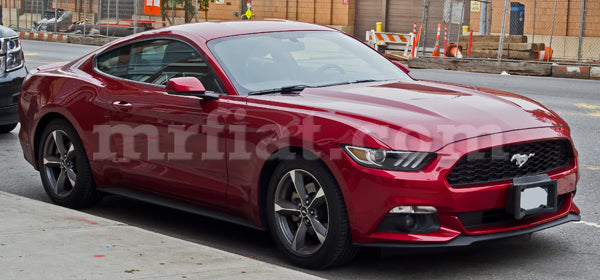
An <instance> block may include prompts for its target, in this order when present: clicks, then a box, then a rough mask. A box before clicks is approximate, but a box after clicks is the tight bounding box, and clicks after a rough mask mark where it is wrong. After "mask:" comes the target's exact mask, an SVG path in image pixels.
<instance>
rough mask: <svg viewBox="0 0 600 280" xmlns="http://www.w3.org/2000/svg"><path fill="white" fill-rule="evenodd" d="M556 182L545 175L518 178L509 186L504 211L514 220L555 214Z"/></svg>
mask: <svg viewBox="0 0 600 280" xmlns="http://www.w3.org/2000/svg"><path fill="white" fill-rule="evenodd" d="M556 189H557V185H556V180H550V177H549V176H548V175H546V174H542V175H535V176H527V177H519V178H515V179H514V180H513V184H512V185H510V188H509V195H508V201H507V204H506V210H507V211H508V212H509V213H511V214H513V216H514V217H515V219H522V218H523V217H525V216H531V215H539V214H543V213H556V210H557V200H558V197H557V194H556Z"/></svg>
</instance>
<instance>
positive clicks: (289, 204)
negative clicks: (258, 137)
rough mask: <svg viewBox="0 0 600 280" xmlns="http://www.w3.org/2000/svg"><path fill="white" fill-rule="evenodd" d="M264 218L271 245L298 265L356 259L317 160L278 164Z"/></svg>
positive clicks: (338, 203)
mask: <svg viewBox="0 0 600 280" xmlns="http://www.w3.org/2000/svg"><path fill="white" fill-rule="evenodd" d="M267 214H268V221H269V227H270V229H271V233H272V235H273V239H274V241H275V244H276V245H277V247H278V248H279V250H280V251H282V252H283V253H284V254H285V255H286V256H287V257H288V258H289V259H290V260H291V261H292V262H293V263H294V264H296V265H298V266H301V267H306V268H311V269H323V268H327V267H330V266H334V265H338V264H341V263H344V262H346V261H348V260H350V259H351V258H353V257H354V256H355V255H356V252H357V249H356V248H354V247H353V246H352V238H351V236H350V229H349V225H348V216H347V214H346V207H345V205H344V200H343V198H342V195H341V192H340V190H339V187H338V185H337V182H336V181H335V179H334V178H333V176H332V175H331V174H330V173H329V172H328V170H327V169H326V168H325V166H323V164H321V163H319V162H314V161H306V160H298V161H285V162H282V163H281V164H280V165H279V166H278V167H277V168H276V170H275V172H274V174H273V176H272V178H271V182H270V184H269V192H268V197H267Z"/></svg>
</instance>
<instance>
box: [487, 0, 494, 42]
mask: <svg viewBox="0 0 600 280" xmlns="http://www.w3.org/2000/svg"><path fill="white" fill-rule="evenodd" d="M492 7H493V5H492V0H489V5H488V8H489V11H488V13H487V14H488V17H487V18H488V23H487V25H486V28H487V29H486V31H485V35H490V33H491V32H492Z"/></svg>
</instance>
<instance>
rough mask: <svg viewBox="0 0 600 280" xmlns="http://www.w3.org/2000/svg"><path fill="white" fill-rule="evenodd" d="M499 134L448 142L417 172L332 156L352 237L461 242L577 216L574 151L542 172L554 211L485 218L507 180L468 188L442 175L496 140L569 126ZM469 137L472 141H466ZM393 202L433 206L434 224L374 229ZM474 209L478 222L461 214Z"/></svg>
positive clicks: (504, 194) (562, 135)
mask: <svg viewBox="0 0 600 280" xmlns="http://www.w3.org/2000/svg"><path fill="white" fill-rule="evenodd" d="M502 136H503V142H502V143H498V142H494V141H492V140H491V139H487V138H488V137H480V138H475V139H470V140H465V141H464V142H467V143H466V144H465V145H460V146H457V145H455V144H453V145H448V146H446V147H444V148H443V149H441V150H439V151H437V152H436V153H437V154H438V157H437V158H436V159H435V160H434V161H432V162H431V163H430V164H429V165H428V166H426V167H425V168H424V169H423V170H420V171H418V172H396V171H386V170H377V169H370V168H364V167H361V166H358V165H357V164H355V163H354V162H353V161H352V159H350V158H346V159H343V160H340V161H338V162H337V165H338V168H339V170H342V171H341V172H340V173H341V176H340V178H341V179H338V182H340V187H341V188H342V192H343V193H344V199H345V201H346V208H347V210H348V216H349V220H350V230H351V233H352V239H353V242H354V243H355V244H356V245H359V246H376V247H382V246H383V247H387V246H389V247H445V246H464V245H468V244H471V243H474V242H479V241H483V240H488V239H496V238H503V237H508V236H513V235H521V234H525V233H529V232H533V231H537V230H541V229H545V228H548V227H551V226H555V225H558V224H561V223H565V222H568V221H572V220H576V219H578V218H575V217H578V215H579V212H580V211H579V209H578V208H577V206H576V205H575V204H574V203H573V194H574V193H575V191H576V184H577V180H578V165H577V160H576V156H577V153H576V151H573V152H574V156H575V158H574V160H573V161H572V162H571V164H570V165H569V166H566V167H564V168H560V169H558V170H554V171H551V172H548V174H547V175H548V176H549V178H550V179H551V180H555V181H556V182H557V194H558V196H559V197H560V198H561V199H562V200H561V201H562V202H561V204H560V206H559V207H558V209H557V211H556V213H545V214H539V215H533V216H529V217H526V218H523V219H520V220H515V219H505V218H504V217H503V216H502V217H500V218H501V219H498V220H496V219H495V217H491V218H494V220H493V221H490V220H489V219H488V217H490V215H493V214H495V211H497V210H503V209H505V208H506V205H507V201H508V198H509V185H510V184H511V183H512V180H511V181H508V180H507V181H499V182H492V183H482V184H477V185H473V186H469V187H452V186H450V185H449V183H448V182H447V181H446V176H447V174H448V173H449V172H450V171H451V170H452V168H453V166H454V165H455V164H456V162H458V160H459V159H460V158H461V157H462V156H463V155H465V154H467V153H470V152H472V151H476V150H478V149H487V148H491V147H495V146H498V145H513V144H518V143H523V142H529V141H540V140H545V139H548V140H550V139H555V140H556V139H568V138H569V131H568V129H567V128H562V127H547V128H536V129H527V130H522V131H512V132H506V133H503V134H502ZM472 141H475V142H476V143H475V144H473V145H472V144H471V143H469V142H472ZM459 144H460V143H459ZM470 147H474V148H470ZM397 206H431V207H435V208H436V209H437V214H436V215H437V219H438V220H439V228H438V229H437V230H435V231H433V232H402V231H397V232H390V231H388V230H383V229H382V228H379V227H378V226H379V225H380V224H381V223H382V221H383V219H384V218H385V217H386V215H387V214H388V213H389V211H390V210H391V209H393V208H394V207H397ZM479 213H481V214H480V215H481V217H484V218H485V219H483V218H482V220H481V222H477V221H473V220H472V219H466V218H465V217H472V216H471V214H479ZM467 214H468V215H467ZM465 215H466V216H465Z"/></svg>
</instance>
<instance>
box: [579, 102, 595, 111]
mask: <svg viewBox="0 0 600 280" xmlns="http://www.w3.org/2000/svg"><path fill="white" fill-rule="evenodd" d="M575 106H577V107H579V108H583V109H588V110H597V109H600V106H598V105H591V104H585V103H577V104H575Z"/></svg>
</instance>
